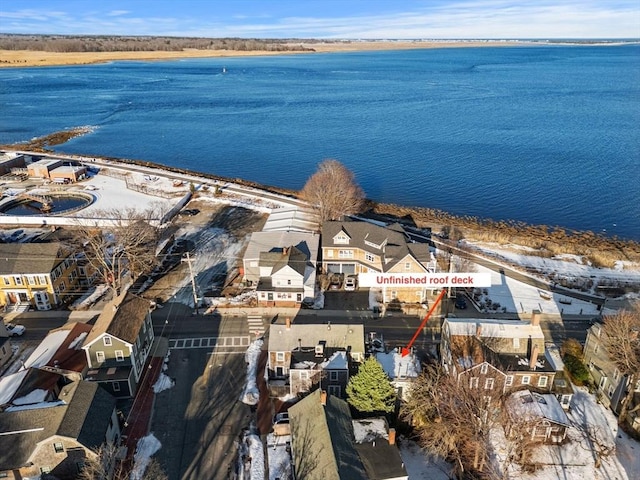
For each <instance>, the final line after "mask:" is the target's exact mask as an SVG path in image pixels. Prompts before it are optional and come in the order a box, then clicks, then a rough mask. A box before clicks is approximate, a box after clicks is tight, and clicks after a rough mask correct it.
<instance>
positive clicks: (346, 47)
mask: <svg viewBox="0 0 640 480" xmlns="http://www.w3.org/2000/svg"><path fill="white" fill-rule="evenodd" d="M523 44H527V43H525V42H513V41H493V40H491V41H477V40H474V41H464V40H460V41H418V40H416V41H352V42H309V43H305V42H302V43H291V44H290V45H295V46H302V47H304V48H309V49H313V50H315V51H314V52H311V51H302V50H300V51H286V52H269V51H265V50H256V51H239V50H182V51H175V52H167V51H149V52H145V51H141V52H68V53H66V52H65V53H62V52H44V51H32V50H0V68H11V67H14V68H15V67H18V68H19V67H46V66H54V65H57V66H62V65H89V64H94V63H105V62H111V61H118V60H142V61H145V60H147V61H152V60H177V59H182V58H215V57H244V56H264V55H300V54H306V55H309V54H313V53H331V52H357V51H372V50H408V49H425V48H460V47H488V46H513V45H523Z"/></svg>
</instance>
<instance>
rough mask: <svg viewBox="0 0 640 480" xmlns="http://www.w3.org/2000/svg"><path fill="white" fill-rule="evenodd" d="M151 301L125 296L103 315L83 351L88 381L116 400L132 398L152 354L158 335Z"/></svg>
mask: <svg viewBox="0 0 640 480" xmlns="http://www.w3.org/2000/svg"><path fill="white" fill-rule="evenodd" d="M150 307H151V304H150V302H149V300H146V299H144V298H141V297H138V296H137V295H134V294H132V293H128V292H123V293H122V294H121V295H120V296H119V297H117V298H115V299H114V300H113V301H112V302H110V303H109V304H108V305H107V306H106V307H105V308H104V310H103V311H102V313H101V314H100V316H99V317H98V319H97V320H96V323H95V325H94V326H93V328H92V329H91V331H90V332H89V334H88V335H87V337H86V339H85V340H84V343H83V344H82V348H83V350H84V352H85V355H86V358H87V364H88V366H89V370H88V371H87V377H86V378H87V380H91V381H95V382H98V383H100V384H101V385H102V386H103V387H104V388H105V389H106V390H107V391H108V392H110V393H111V394H112V395H113V396H115V397H118V398H122V397H132V396H134V395H135V392H136V390H137V388H138V383H139V382H140V379H141V377H142V374H143V372H144V366H145V363H146V361H147V358H148V357H149V354H150V352H151V347H152V345H153V340H154V334H153V326H152V324H151V313H150V312H151V310H150Z"/></svg>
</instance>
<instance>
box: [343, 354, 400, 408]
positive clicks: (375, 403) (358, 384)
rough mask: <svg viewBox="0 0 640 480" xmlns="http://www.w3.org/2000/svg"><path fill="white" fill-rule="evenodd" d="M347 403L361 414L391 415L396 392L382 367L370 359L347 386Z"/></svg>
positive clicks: (373, 359) (372, 358) (361, 366)
mask: <svg viewBox="0 0 640 480" xmlns="http://www.w3.org/2000/svg"><path fill="white" fill-rule="evenodd" d="M347 402H348V403H349V405H351V406H352V407H353V408H354V409H355V410H357V411H358V412H360V413H377V414H382V413H391V412H393V411H394V409H395V405H396V391H395V389H394V388H393V385H391V382H390V381H389V377H387V374H386V373H385V371H384V369H383V368H382V365H380V363H379V362H378V361H377V360H376V359H375V357H369V358H368V359H367V360H365V362H364V363H363V364H362V365H360V368H359V370H358V373H357V374H355V375H354V376H353V377H351V379H350V380H349V383H348V384H347Z"/></svg>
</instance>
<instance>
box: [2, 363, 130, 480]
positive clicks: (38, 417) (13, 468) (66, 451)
mask: <svg viewBox="0 0 640 480" xmlns="http://www.w3.org/2000/svg"><path fill="white" fill-rule="evenodd" d="M25 372H27V371H25ZM29 372H33V373H32V374H24V375H23V376H22V377H21V378H19V380H20V379H21V380H22V382H21V383H20V385H19V387H18V388H17V389H16V390H15V391H14V392H13V393H14V395H13V396H12V397H13V398H12V399H11V401H10V402H9V403H5V405H4V407H3V409H2V411H1V412H0V432H2V434H1V435H0V478H7V479H26V478H40V476H41V475H43V474H51V475H53V476H54V477H55V478H58V479H60V480H67V479H69V480H71V479H75V478H77V475H78V472H79V471H80V470H81V469H82V468H83V466H84V464H85V462H86V461H87V459H88V458H89V457H95V454H94V452H93V450H94V449H96V448H98V447H100V446H101V445H103V444H113V445H117V444H118V442H119V439H120V426H119V423H118V418H117V415H116V408H115V406H116V402H115V398H113V396H112V395H110V394H109V393H108V392H106V391H105V390H104V389H102V388H100V387H99V386H98V385H97V384H95V383H91V382H85V381H81V380H80V381H75V382H71V383H66V382H67V380H66V379H65V378H64V377H62V376H61V375H57V374H54V373H51V372H44V371H41V370H37V369H30V370H29ZM52 382H53V383H52ZM44 391H46V392H47V395H46V398H45V399H41V398H36V397H38V396H39V394H40V393H41V392H44ZM34 400H42V401H38V402H37V403H30V402H32V401H34Z"/></svg>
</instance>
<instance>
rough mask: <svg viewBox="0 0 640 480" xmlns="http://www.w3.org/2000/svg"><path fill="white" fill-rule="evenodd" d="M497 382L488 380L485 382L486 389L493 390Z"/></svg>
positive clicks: (491, 379)
mask: <svg viewBox="0 0 640 480" xmlns="http://www.w3.org/2000/svg"><path fill="white" fill-rule="evenodd" d="M494 382H495V380H494V379H493V378H487V379H486V380H485V381H484V389H485V390H493V384H494Z"/></svg>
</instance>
